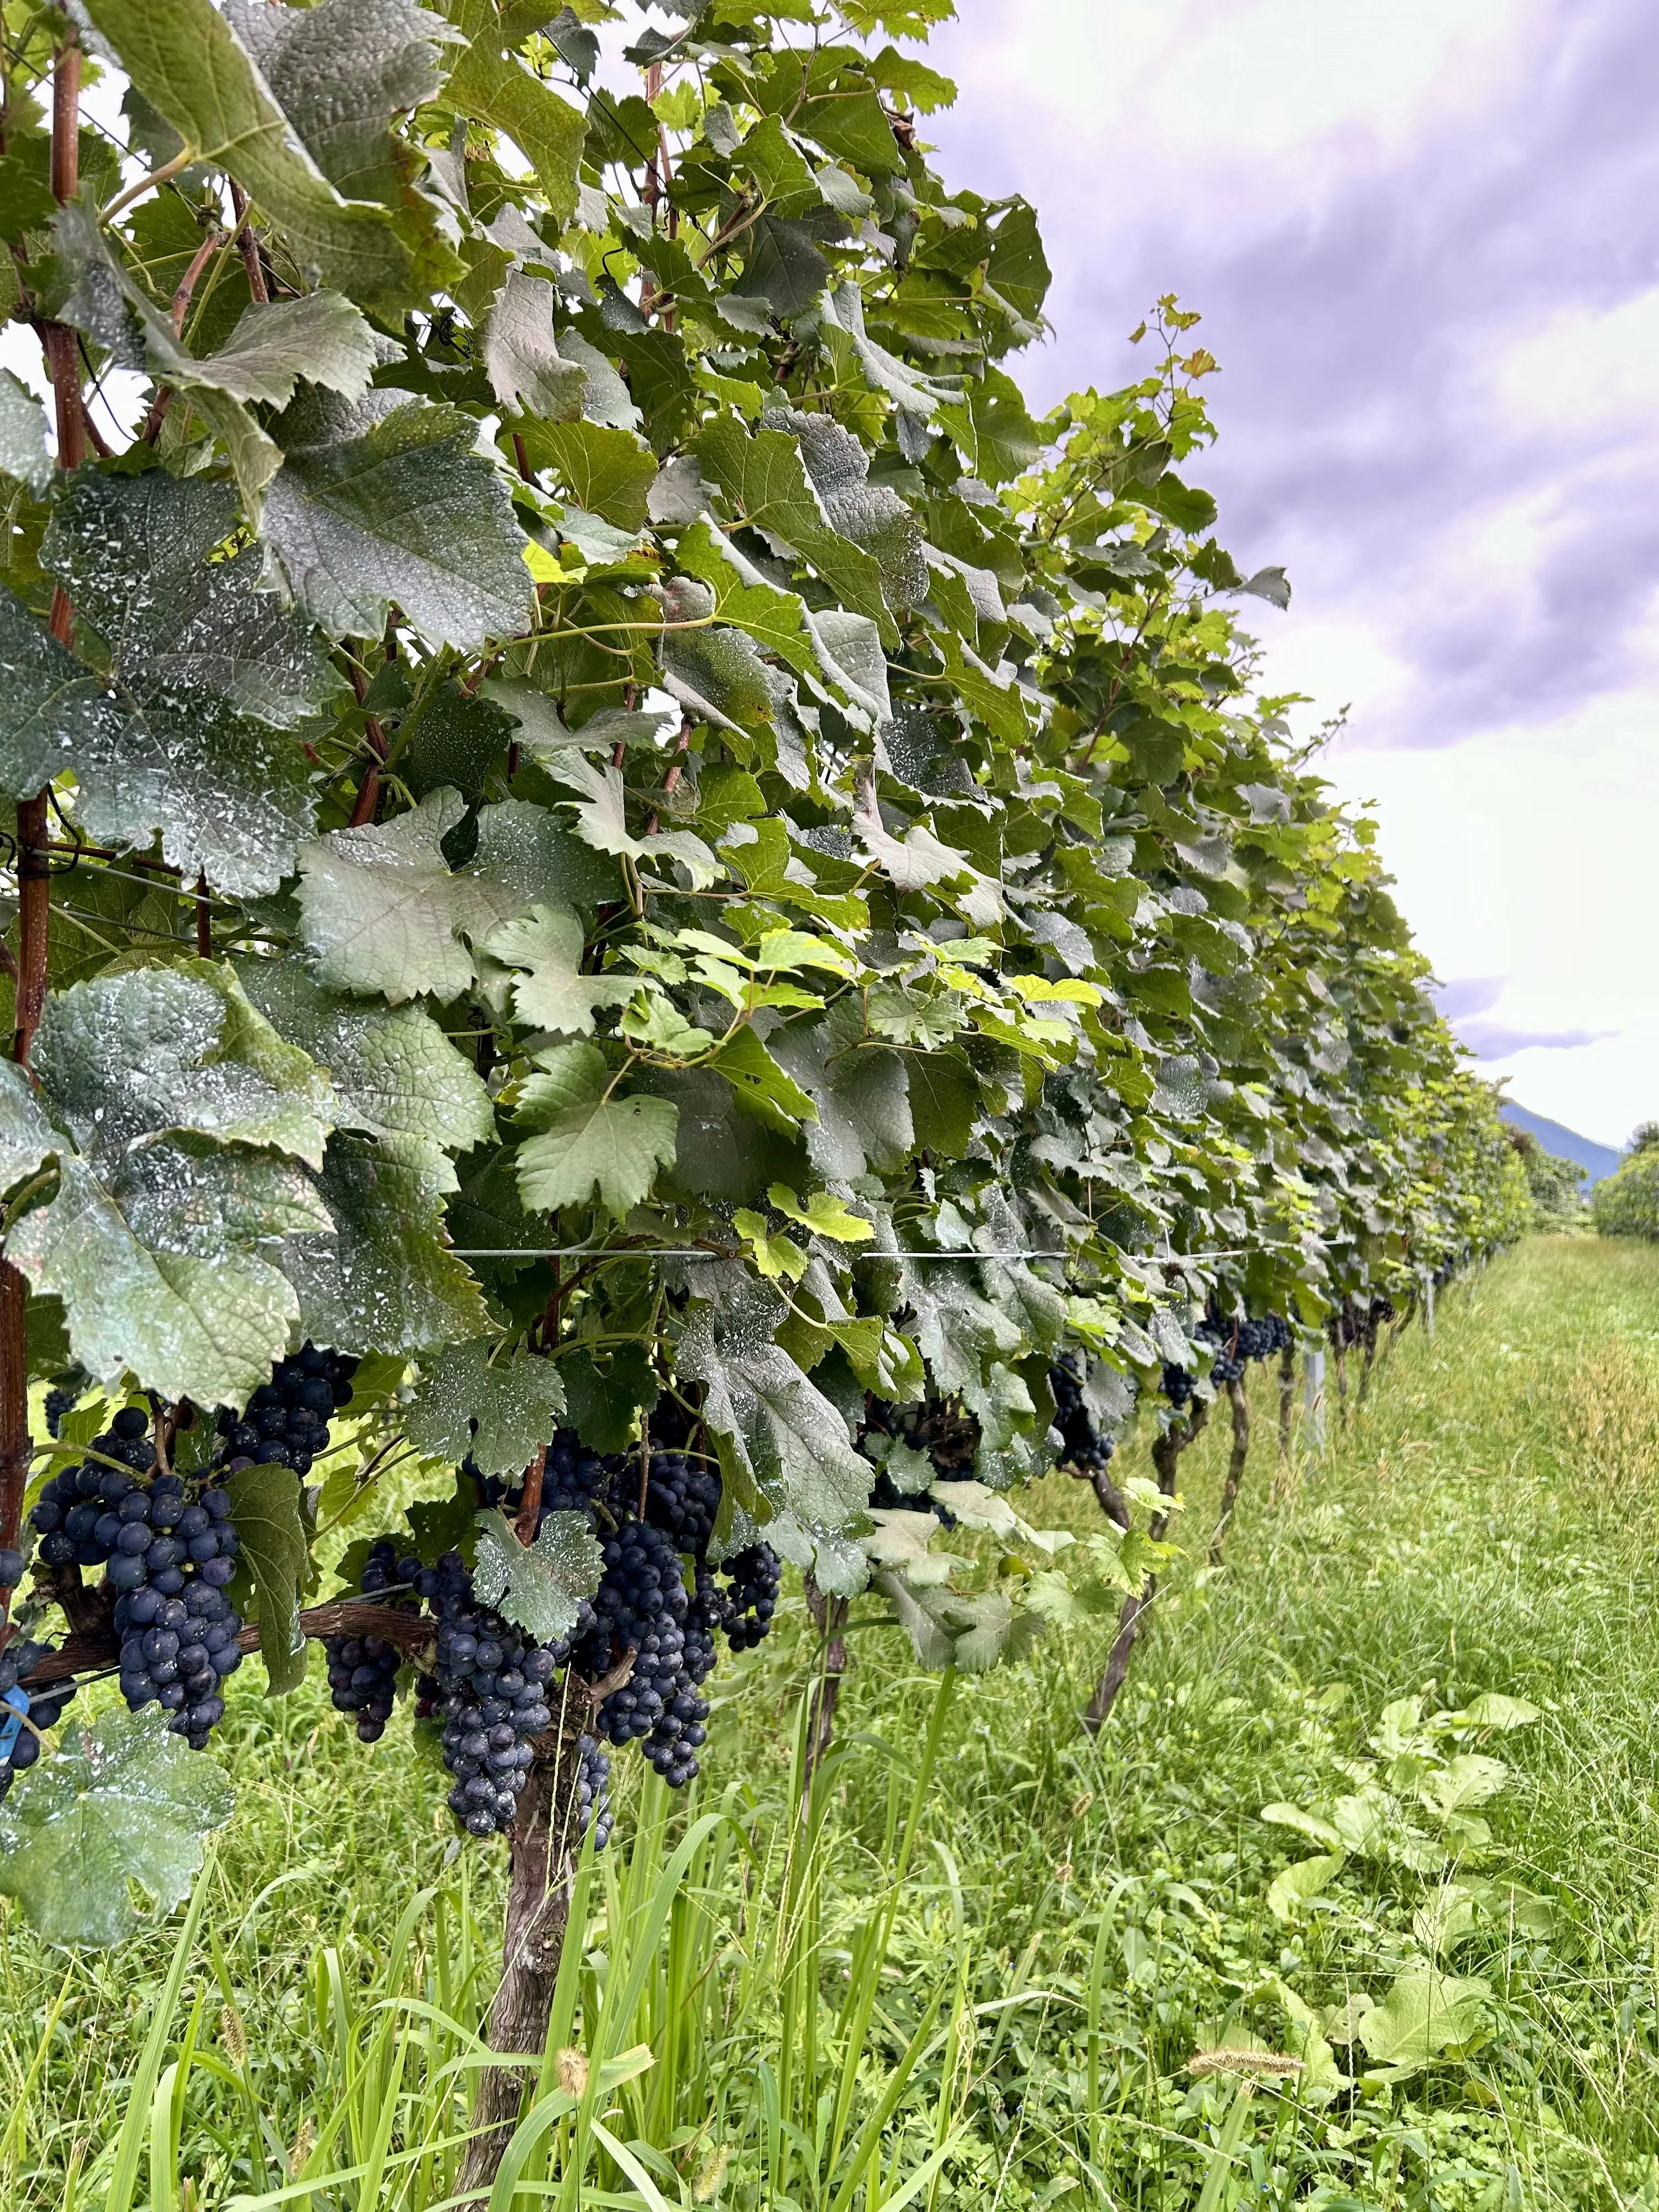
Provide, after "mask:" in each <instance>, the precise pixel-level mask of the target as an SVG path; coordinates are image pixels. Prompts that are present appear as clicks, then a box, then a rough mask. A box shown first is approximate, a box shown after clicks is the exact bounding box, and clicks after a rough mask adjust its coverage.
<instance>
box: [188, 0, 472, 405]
mask: <svg viewBox="0 0 1659 2212" xmlns="http://www.w3.org/2000/svg"><path fill="white" fill-rule="evenodd" d="M225 12H226V15H227V16H228V19H229V21H230V25H231V27H232V29H233V30H234V32H235V33H236V35H237V38H238V39H239V40H240V42H241V44H242V46H244V48H245V49H246V52H248V53H250V54H251V55H252V58H253V59H254V61H255V62H256V63H257V64H258V69H259V74H260V75H261V76H263V77H264V81H265V82H266V84H268V85H269V86H270V89H271V91H272V92H274V93H275V94H276V99H277V101H278V103H279V104H280V106H281V107H282V110H283V113H284V114H285V115H286V116H287V117H288V119H289V122H290V123H291V124H292V125H294V127H295V131H297V132H298V133H299V135H300V137H301V140H302V141H303V143H304V145H305V149H306V151H307V153H308V154H309V155H311V158H312V160H313V161H315V163H316V164H317V167H319V169H320V170H321V171H322V173H323V174H324V175H325V177H326V178H327V179H329V181H330V182H331V184H332V185H335V186H336V187H337V190H338V191H340V192H341V193H342V194H343V196H344V197H346V198H348V199H353V200H380V201H381V202H383V203H384V204H386V206H388V207H393V208H396V207H398V206H399V205H401V204H404V203H405V200H406V185H407V173H406V162H407V152H408V149H405V148H404V147H402V146H400V145H399V143H398V142H397V141H395V140H394V139H393V138H392V134H391V132H390V131H388V130H387V128H386V125H387V123H388V121H389V119H390V118H391V117H392V116H393V115H395V114H398V112H403V111H406V110H409V109H411V108H416V107H420V106H424V105H425V103H426V102H427V101H428V100H430V99H431V98H432V96H433V94H435V92H436V91H437V89H438V87H439V84H440V83H441V79H442V71H441V65H440V64H441V54H440V46H441V43H447V42H448V41H449V40H453V37H454V33H453V31H452V30H451V29H450V27H449V26H448V25H447V23H446V22H445V21H443V19H442V17H441V16H439V15H430V14H428V12H427V10H426V9H424V8H420V7H416V6H413V5H411V4H410V0H322V4H321V5H320V6H318V7H314V8H310V9H305V10H303V11H302V10H300V9H293V8H276V9H273V8H271V7H270V6H269V5H268V4H266V0H230V5H229V6H228V8H227V9H226V11H225ZM320 381H321V380H320V379H319V378H315V377H313V382H320Z"/></svg>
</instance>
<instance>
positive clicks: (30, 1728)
mask: <svg viewBox="0 0 1659 2212" xmlns="http://www.w3.org/2000/svg"><path fill="white" fill-rule="evenodd" d="M12 1556H13V1557H14V1558H15V1556H16V1554H15V1553H12ZM20 1579H21V1566H20V1568H19V1571H18V1574H17V1575H16V1576H14V1577H13V1578H12V1580H11V1582H10V1583H8V1585H7V1587H8V1588H9V1589H15V1588H16V1586H17V1583H18V1581H19V1580H20ZM53 1649H54V1647H53V1646H52V1645H51V1644H33V1643H31V1642H30V1641H29V1640H28V1638H27V1637H19V1638H15V1640H14V1641H13V1642H11V1643H10V1644H7V1646H6V1648H5V1650H3V1651H0V1797H3V1796H5V1794H6V1792H7V1790H9V1789H10V1788H11V1785H12V1784H13V1782H14V1781H15V1779H16V1778H17V1777H18V1776H19V1775H20V1774H21V1773H23V1772H24V1771H25V1770H26V1769H27V1768H28V1767H31V1766H33V1764H34V1762H35V1760H36V1759H39V1758H40V1738H41V1736H42V1735H44V1734H45V1732H46V1729H50V1728H56V1727H57V1725H58V1721H59V1720H60V1718H61V1717H62V1716H63V1711H64V1706H65V1705H68V1703H69V1701H70V1699H71V1698H72V1697H73V1696H74V1695H75V1691H76V1685H75V1682H74V1680H73V1679H72V1678H68V1677H66V1678H65V1679H64V1680H63V1681H61V1682H53V1683H51V1684H50V1685H48V1686H46V1688H44V1689H40V1690H26V1689H24V1688H23V1687H22V1686H21V1685H22V1682H23V1679H24V1677H25V1676H26V1675H27V1674H33V1672H34V1670H35V1668H37V1667H38V1666H39V1665H40V1662H41V1661H42V1660H43V1659H44V1658H46V1656H47V1655H48V1653H49V1652H50V1651H51V1650H53Z"/></svg>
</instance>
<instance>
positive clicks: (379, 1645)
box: [323, 1536, 426, 1743]
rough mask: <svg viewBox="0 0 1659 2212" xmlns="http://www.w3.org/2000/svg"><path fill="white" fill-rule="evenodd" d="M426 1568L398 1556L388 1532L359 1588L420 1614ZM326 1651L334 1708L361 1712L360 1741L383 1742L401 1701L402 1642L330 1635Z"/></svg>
mask: <svg viewBox="0 0 1659 2212" xmlns="http://www.w3.org/2000/svg"><path fill="white" fill-rule="evenodd" d="M425 1573H426V1569H425V1568H424V1567H422V1565H421V1563H420V1561H419V1560H418V1559H414V1558H410V1559H398V1556H397V1547H396V1546H395V1545H393V1544H392V1541H391V1540H390V1538H388V1537H384V1536H383V1537H382V1538H381V1539H380V1542H379V1543H377V1544H373V1545H371V1546H370V1547H369V1552H368V1558H367V1559H365V1560H364V1561H363V1571H362V1579H361V1582H360V1583H359V1588H360V1589H362V1595H364V1596H365V1597H368V1598H376V1599H378V1600H380V1602H381V1603H382V1604H383V1605H386V1606H388V1607H392V1609H393V1610H395V1611H397V1612H398V1613H418V1612H419V1611H420V1609H421V1607H420V1599H419V1597H418V1596H417V1595H416V1590H417V1589H418V1587H419V1584H420V1583H421V1580H422V1577H423V1576H424V1575H425ZM323 1650H324V1653H325V1656H326V1658H327V1661H328V1686H329V1688H330V1690H331V1692H333V1699H334V1709H335V1711H337V1712H342V1713H355V1714H356V1719H357V1741H359V1742H360V1743H378V1742H379V1741H380V1738H381V1737H382V1736H383V1735H385V1734H386V1723H387V1722H388V1721H389V1720H390V1719H391V1718H392V1705H393V1704H394V1703H395V1702H396V1699H397V1694H398V1668H399V1667H400V1666H401V1665H402V1663H403V1651H402V1648H401V1646H400V1645H398V1644H393V1643H392V1642H390V1641H388V1639H387V1638H386V1637H384V1636H375V1635H373V1634H370V1635H368V1636H325V1638H323Z"/></svg>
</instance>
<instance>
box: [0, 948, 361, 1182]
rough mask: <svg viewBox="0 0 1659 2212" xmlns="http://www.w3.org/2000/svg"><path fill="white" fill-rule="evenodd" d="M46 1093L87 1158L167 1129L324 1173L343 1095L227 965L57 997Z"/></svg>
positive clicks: (47, 1048)
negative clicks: (287, 1157)
mask: <svg viewBox="0 0 1659 2212" xmlns="http://www.w3.org/2000/svg"><path fill="white" fill-rule="evenodd" d="M34 1066H35V1069H36V1072H37V1073H38V1074H39V1076H40V1085H41V1089H42V1091H43V1093H44V1095H45V1097H46V1100H47V1101H48V1103H50V1105H51V1107H52V1111H53V1113H54V1114H55V1115H57V1116H58V1120H59V1121H61V1122H62V1123H63V1125H64V1127H65V1128H67V1129H70V1131H72V1132H73V1133H74V1135H75V1139H76V1143H77V1145H78V1146H80V1148H81V1149H82V1152H86V1153H88V1154H96V1155H98V1156H100V1157H101V1158H111V1159H114V1158H118V1157H119V1156H120V1155H121V1154H122V1153H123V1152H125V1150H126V1148H127V1147H129V1146H131V1145H132V1144H134V1143H135V1142H136V1141H137V1140H138V1139H142V1138H143V1137H145V1136H148V1135H149V1134H151V1133H154V1132H155V1131H157V1130H190V1131H191V1132H193V1133H195V1134H196V1135H197V1136H202V1137H210V1138H213V1139H216V1140H217V1141H218V1142H219V1143H221V1144H227V1145H228V1144H243V1145H255V1146H269V1147H270V1148H271V1149H272V1150H274V1151H277V1152H290V1153H293V1154H295V1155H296V1156H297V1157H298V1158H301V1159H305V1160H308V1161H309V1162H310V1163H311V1164H312V1165H313V1167H320V1166H321V1165H322V1160H323V1146H324V1145H325V1142H326V1141H327V1138H328V1133H329V1131H330V1129H331V1128H332V1127H333V1126H334V1109H335V1103H336V1102H335V1099H334V1096H333V1092H332V1091H331V1088H330V1086H329V1085H328V1083H327V1082H326V1080H325V1079H324V1078H323V1077H322V1076H321V1075H319V1073H318V1071H317V1069H316V1068H315V1067H314V1066H313V1064H312V1061H311V1060H310V1058H309V1056H308V1055H307V1054H306V1053H304V1052H302V1051H301V1050H300V1049H299V1048H298V1047H297V1046H295V1045H291V1044H287V1043H284V1042H283V1039H282V1038H281V1037H280V1036H278V1035H277V1034H276V1030H274V1029H272V1027H271V1026H270V1023H269V1022H267V1021H266V1020H265V1018H264V1015H263V1014H261V1013H259V1012H258V1011H257V1009H256V1008H254V1007H253V1006H251V1005H250V1004H249V1003H248V1000H246V998H245V997H244V995H243V993H242V989H241V986H240V983H239V982H238V981H237V980H236V977H235V975H234V971H233V970H232V969H230V968H229V966H228V965H226V966H222V967H215V966H214V965H213V964H212V963H210V962H208V961H205V960H197V961H191V962H189V963H185V964H184V965H181V966H179V967H178V968H139V969H128V970H127V971H125V973H122V974H117V975H100V976H95V977H94V979H93V980H92V981H89V982H85V983H76V984H75V985H74V986H73V987H72V988H70V990H67V991H64V992H62V993H59V994H56V995H55V996H53V997H52V998H51V999H50V1000H48V1001H47V1003H46V1012H45V1015H44V1017H43V1018H42V1020H41V1024H40V1032H39V1035H38V1036H37V1037H36V1039H35V1047H34Z"/></svg>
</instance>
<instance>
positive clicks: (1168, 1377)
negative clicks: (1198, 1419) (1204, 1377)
mask: <svg viewBox="0 0 1659 2212" xmlns="http://www.w3.org/2000/svg"><path fill="white" fill-rule="evenodd" d="M1162 1383H1163V1389H1164V1396H1165V1397H1166V1398H1167V1399H1168V1400H1169V1401H1170V1404H1171V1405H1172V1406H1173V1407H1175V1409H1176V1413H1179V1412H1180V1411H1181V1409H1182V1407H1183V1406H1186V1405H1188V1404H1190V1403H1191V1401H1192V1396H1193V1389H1194V1383H1193V1378H1192V1376H1190V1375H1189V1374H1188V1372H1187V1370H1186V1369H1185V1368H1184V1367H1177V1366H1176V1364H1174V1362H1173V1361H1171V1360H1166V1361H1165V1362H1164V1374H1163V1376H1162Z"/></svg>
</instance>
